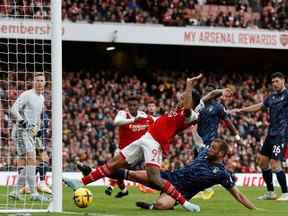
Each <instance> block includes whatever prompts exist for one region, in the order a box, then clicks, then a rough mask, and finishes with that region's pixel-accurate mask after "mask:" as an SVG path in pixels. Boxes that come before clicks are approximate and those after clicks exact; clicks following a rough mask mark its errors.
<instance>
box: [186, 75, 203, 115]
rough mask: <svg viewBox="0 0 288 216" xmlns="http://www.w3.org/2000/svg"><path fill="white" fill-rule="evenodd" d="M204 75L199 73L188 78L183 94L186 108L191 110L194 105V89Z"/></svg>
mask: <svg viewBox="0 0 288 216" xmlns="http://www.w3.org/2000/svg"><path fill="white" fill-rule="evenodd" d="M202 77H203V75H202V74H199V75H198V76H196V77H192V78H187V80H186V89H185V92H184V96H183V107H184V110H190V109H191V108H192V107H193V100H192V90H193V88H194V86H195V85H196V83H197V82H198V81H199V80H200V79H202Z"/></svg>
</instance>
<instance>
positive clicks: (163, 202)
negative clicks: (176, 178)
mask: <svg viewBox="0 0 288 216" xmlns="http://www.w3.org/2000/svg"><path fill="white" fill-rule="evenodd" d="M175 204H176V201H175V199H173V198H172V197H171V196H168V195H167V194H165V193H162V194H161V195H160V197H159V198H158V199H157V200H156V202H155V203H147V202H142V201H138V202H136V206H137V207H139V208H143V209H155V210H173V209H174V206H175Z"/></svg>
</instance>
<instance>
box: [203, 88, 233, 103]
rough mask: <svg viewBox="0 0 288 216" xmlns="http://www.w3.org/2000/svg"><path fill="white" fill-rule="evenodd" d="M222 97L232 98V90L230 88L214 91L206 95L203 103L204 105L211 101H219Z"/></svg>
mask: <svg viewBox="0 0 288 216" xmlns="http://www.w3.org/2000/svg"><path fill="white" fill-rule="evenodd" d="M221 96H226V97H230V96H232V90H231V89H229V88H225V89H215V90H213V91H210V92H209V93H208V94H206V95H205V96H204V97H202V101H203V102H204V103H208V102H209V101H211V100H214V99H217V98H219V97H221Z"/></svg>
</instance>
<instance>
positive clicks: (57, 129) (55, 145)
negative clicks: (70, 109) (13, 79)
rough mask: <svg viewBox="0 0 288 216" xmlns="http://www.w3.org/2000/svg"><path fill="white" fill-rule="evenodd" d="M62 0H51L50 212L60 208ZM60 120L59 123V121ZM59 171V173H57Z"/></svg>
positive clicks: (61, 208)
mask: <svg viewBox="0 0 288 216" xmlns="http://www.w3.org/2000/svg"><path fill="white" fill-rule="evenodd" d="M61 4H62V0H52V5H51V8H52V13H51V15H52V16H51V20H52V35H51V36H52V39H51V40H52V47H51V49H52V55H51V57H52V59H51V60H52V182H53V184H52V190H53V195H54V197H53V201H52V208H51V211H53V212H61V211H62V210H63V207H62V196H63V194H62V170H63V169H62V17H61V9H62V8H61ZM59 120H60V121H59ZM59 171H60V172H59Z"/></svg>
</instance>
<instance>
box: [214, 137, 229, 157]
mask: <svg viewBox="0 0 288 216" xmlns="http://www.w3.org/2000/svg"><path fill="white" fill-rule="evenodd" d="M214 142H217V143H219V144H220V151H222V152H224V155H226V154H227V153H228V151H229V146H228V144H227V143H226V142H225V141H224V140H223V139H219V138H216V139H215V140H214Z"/></svg>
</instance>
